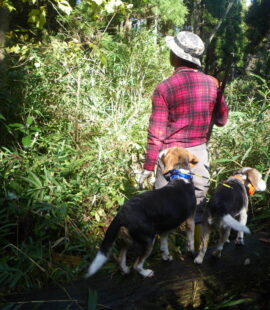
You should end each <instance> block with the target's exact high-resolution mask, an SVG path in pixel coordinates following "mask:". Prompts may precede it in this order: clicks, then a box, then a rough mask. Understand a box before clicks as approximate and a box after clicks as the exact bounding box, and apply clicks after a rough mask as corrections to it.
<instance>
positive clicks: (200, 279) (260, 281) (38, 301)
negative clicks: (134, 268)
mask: <svg viewBox="0 0 270 310" xmlns="http://www.w3.org/2000/svg"><path fill="white" fill-rule="evenodd" d="M269 240H270V234H266V233H260V234H256V235H251V236H248V237H246V244H245V246H235V245H234V243H233V242H231V243H230V244H228V245H226V248H225V249H224V253H223V256H222V257H221V259H215V258H213V257H212V256H211V249H209V251H208V253H207V255H206V257H205V261H204V263H203V265H201V266H198V265H195V264H194V263H193V260H192V258H191V257H185V259H184V261H182V260H180V259H179V258H177V257H176V258H174V260H173V261H172V262H154V264H151V268H152V269H154V271H155V275H154V277H152V278H148V279H143V278H142V277H140V276H139V275H138V274H136V273H135V272H132V273H131V274H130V275H128V276H122V275H121V274H120V272H116V273H114V274H109V273H107V274H106V273H104V271H103V272H102V271H101V272H99V273H97V274H96V275H95V276H93V277H92V278H90V279H88V280H84V279H82V280H78V281H76V282H72V283H68V284H66V285H64V286H62V287H51V288H44V289H39V290H35V291H30V292H28V293H26V294H22V295H12V296H8V297H6V301H7V302H9V303H15V304H14V307H13V309H15V308H16V306H18V305H20V308H19V309H23V310H28V309H31V310H32V309H40V310H51V309H53V310H54V309H56V310H60V309H61V310H63V309H71V310H79V309H80V310H81V309H90V310H93V309H115V310H148V309H149V310H150V309H155V310H159V309H160V310H164V309H165V310H171V309H177V310H181V309H210V310H211V309H220V308H227V309H228V307H229V309H245V310H247V309H248V310H266V309H270V297H269V295H268V292H269V289H270V277H269V276H270V243H269V242H268V241H269ZM206 307H207V308H206ZM16 309H17V308H16Z"/></svg>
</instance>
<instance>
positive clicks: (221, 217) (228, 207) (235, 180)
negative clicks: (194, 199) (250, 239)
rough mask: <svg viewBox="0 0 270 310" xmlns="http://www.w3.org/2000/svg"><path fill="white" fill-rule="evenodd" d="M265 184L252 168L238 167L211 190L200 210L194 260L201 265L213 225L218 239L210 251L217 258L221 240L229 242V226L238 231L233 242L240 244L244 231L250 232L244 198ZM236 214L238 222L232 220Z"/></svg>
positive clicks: (263, 187) (246, 203)
mask: <svg viewBox="0 0 270 310" xmlns="http://www.w3.org/2000/svg"><path fill="white" fill-rule="evenodd" d="M265 189H266V183H265V181H264V180H262V175H261V173H260V172H259V171H258V170H257V169H254V168H249V167H246V168H242V169H240V170H239V171H237V172H236V173H235V174H234V175H233V176H231V177H229V178H228V179H227V180H226V181H225V182H224V183H222V184H220V185H219V186H218V187H217V189H216V190H215V191H214V193H213V195H212V197H211V199H210V201H209V203H208V205H207V207H206V209H205V213H204V217H203V223H202V235H201V248H200V251H199V253H198V255H197V257H196V258H195V260H194V263H196V264H201V263H202V262H203V259H204V255H205V253H206V250H207V245H208V240H209V236H210V233H211V230H213V229H214V228H217V229H218V230H219V232H220V239H219V241H218V244H217V247H216V249H215V250H214V252H213V255H214V256H216V257H221V252H222V250H223V246H224V243H225V242H229V240H228V239H229V236H230V231H231V228H232V229H234V230H236V231H238V233H237V238H236V240H235V243H236V244H240V245H243V244H244V233H247V234H248V233H250V230H249V228H248V227H247V226H246V223H247V211H248V197H249V196H250V195H253V194H254V193H255V192H256V191H265ZM235 217H239V221H237V220H236V219H235Z"/></svg>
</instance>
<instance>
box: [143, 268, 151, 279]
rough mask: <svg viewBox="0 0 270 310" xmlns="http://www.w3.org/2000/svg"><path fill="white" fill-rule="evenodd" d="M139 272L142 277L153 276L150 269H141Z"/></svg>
mask: <svg viewBox="0 0 270 310" xmlns="http://www.w3.org/2000/svg"><path fill="white" fill-rule="evenodd" d="M140 274H141V275H142V276H143V277H144V278H151V277H153V276H154V271H153V270H152V269H143V270H141V271H140Z"/></svg>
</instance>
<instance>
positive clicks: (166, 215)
mask: <svg viewBox="0 0 270 310" xmlns="http://www.w3.org/2000/svg"><path fill="white" fill-rule="evenodd" d="M162 156H163V157H162V159H163V162H164V166H165V169H164V171H163V172H164V175H165V177H166V178H168V180H169V183H168V184H167V185H166V186H164V187H162V188H160V189H156V190H153V191H148V192H144V193H142V194H139V195H137V196H135V197H133V198H132V199H130V200H129V201H127V202H126V203H125V204H124V205H123V206H122V207H121V208H120V210H119V212H118V214H117V215H116V217H115V218H114V219H113V221H112V223H111V224H110V226H109V227H108V229H107V232H106V234H105V238H104V240H103V242H102V244H101V247H100V250H99V251H98V253H97V255H96V257H95V258H94V260H93V262H92V263H91V264H90V266H89V268H88V273H87V275H86V277H90V276H92V275H93V274H94V273H96V272H97V271H98V270H99V269H100V268H101V267H102V266H103V264H104V263H105V262H106V261H107V260H108V256H109V252H110V249H111V248H112V246H113V243H114V241H115V240H116V239H117V238H120V239H121V241H122V243H123V246H122V247H121V250H120V256H119V265H120V269H121V271H122V272H123V273H124V274H127V273H129V271H130V268H129V267H128V266H127V265H126V253H127V250H128V247H129V245H130V243H131V242H130V241H132V242H133V241H134V242H136V243H137V244H139V245H140V246H141V253H140V255H139V257H138V258H137V260H136V261H135V263H134V266H133V268H134V269H135V270H137V271H138V272H139V274H140V275H142V276H143V277H151V276H153V275H154V272H153V271H152V270H151V269H144V266H143V265H144V262H145V260H146V259H147V257H148V256H149V255H150V254H151V252H152V248H153V245H154V241H155V237H156V235H157V234H159V235H160V242H161V244H160V250H161V251H162V258H163V260H172V257H171V255H170V253H169V249H168V240H167V239H168V234H169V233H170V231H171V230H173V229H175V228H177V227H178V226H179V225H180V224H181V223H183V222H186V224H187V239H188V250H189V251H191V252H194V213H195V208H196V199H195V193H194V186H193V184H192V176H191V174H190V168H191V167H193V166H194V165H195V164H197V163H198V161H199V160H198V158H197V157H195V156H194V155H193V154H191V153H190V152H189V151H187V150H185V149H183V148H178V147H177V148H171V149H168V150H166V151H165V152H163V155H162ZM179 168H181V169H179ZM123 235H125V236H123ZM126 237H128V238H126Z"/></svg>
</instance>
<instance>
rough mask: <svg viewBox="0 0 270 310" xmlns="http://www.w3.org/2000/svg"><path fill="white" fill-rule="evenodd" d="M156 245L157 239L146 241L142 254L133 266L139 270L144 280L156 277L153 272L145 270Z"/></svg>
mask: <svg viewBox="0 0 270 310" xmlns="http://www.w3.org/2000/svg"><path fill="white" fill-rule="evenodd" d="M154 243H155V238H154V239H148V240H145V242H144V244H143V249H142V250H143V251H142V254H141V255H140V256H139V257H138V258H137V260H136V262H135V264H134V266H133V268H134V269H135V270H137V271H138V272H139V274H140V275H141V276H143V277H144V278H147V277H152V276H153V275H154V271H153V270H151V269H144V268H143V265H144V262H145V260H146V259H147V258H148V257H149V255H150V254H151V252H152V250H153V246H154Z"/></svg>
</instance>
